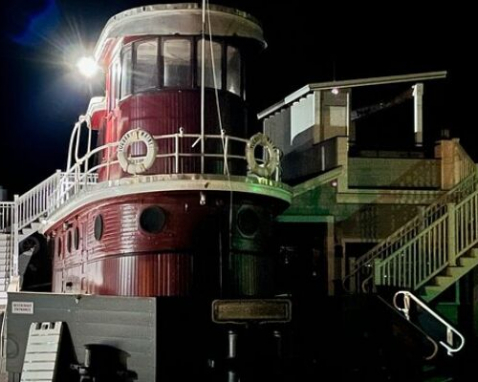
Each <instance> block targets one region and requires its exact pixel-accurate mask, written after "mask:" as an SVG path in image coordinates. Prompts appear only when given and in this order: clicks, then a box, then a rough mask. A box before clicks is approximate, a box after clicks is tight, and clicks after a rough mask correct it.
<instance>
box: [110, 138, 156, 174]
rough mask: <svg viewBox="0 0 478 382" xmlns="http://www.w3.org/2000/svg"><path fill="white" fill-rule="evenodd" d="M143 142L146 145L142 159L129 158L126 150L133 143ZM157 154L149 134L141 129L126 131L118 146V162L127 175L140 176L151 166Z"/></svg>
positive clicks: (154, 143)
mask: <svg viewBox="0 0 478 382" xmlns="http://www.w3.org/2000/svg"><path fill="white" fill-rule="evenodd" d="M136 142H143V143H144V144H145V145H146V155H145V156H143V157H137V158H129V157H128V155H127V154H128V148H129V146H131V145H132V144H133V143H136ZM157 153H158V145H157V144H156V141H155V140H154V138H153V137H152V135H151V134H150V133H148V132H147V131H145V130H142V129H134V130H130V131H127V132H126V133H125V134H124V135H123V137H122V138H121V139H120V141H119V144H118V162H119V164H120V166H121V168H122V169H123V171H126V172H127V173H129V174H133V175H136V174H141V173H142V172H145V171H146V170H148V169H149V168H151V166H152V165H153V163H154V161H155V160H156V155H157Z"/></svg>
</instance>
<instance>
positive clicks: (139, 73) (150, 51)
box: [133, 40, 158, 93]
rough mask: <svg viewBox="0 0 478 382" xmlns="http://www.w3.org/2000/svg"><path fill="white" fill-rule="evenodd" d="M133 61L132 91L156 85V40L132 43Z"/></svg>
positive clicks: (139, 90) (135, 91) (147, 88)
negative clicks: (133, 48) (133, 50)
mask: <svg viewBox="0 0 478 382" xmlns="http://www.w3.org/2000/svg"><path fill="white" fill-rule="evenodd" d="M134 47H135V57H136V60H135V63H134V77H133V92H134V93H137V92H141V91H145V90H149V89H154V88H156V87H157V86H158V41H157V40H146V41H140V42H138V43H136V44H135V45H134Z"/></svg>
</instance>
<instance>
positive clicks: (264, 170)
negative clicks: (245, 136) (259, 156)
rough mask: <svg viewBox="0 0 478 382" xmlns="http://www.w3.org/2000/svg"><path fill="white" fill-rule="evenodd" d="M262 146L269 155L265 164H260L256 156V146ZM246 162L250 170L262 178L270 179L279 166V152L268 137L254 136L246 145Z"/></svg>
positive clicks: (262, 135) (258, 134) (260, 134)
mask: <svg viewBox="0 0 478 382" xmlns="http://www.w3.org/2000/svg"><path fill="white" fill-rule="evenodd" d="M257 145H260V146H262V147H263V148H264V149H265V150H266V151H267V155H266V156H265V160H264V162H263V163H258V162H257V160H256V157H255V155H254V152H255V149H256V146H257ZM246 160H247V165H248V167H249V170H250V171H251V172H252V173H253V174H256V175H258V176H260V177H263V178H269V177H270V176H271V175H272V174H273V173H274V172H275V171H276V170H277V166H278V165H279V150H278V149H277V147H275V146H274V145H273V143H272V142H271V140H270V139H269V137H268V136H267V135H264V134H262V133H257V134H254V135H253V136H252V137H251V138H250V139H249V142H248V143H247V145H246Z"/></svg>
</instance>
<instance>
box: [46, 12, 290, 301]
mask: <svg viewBox="0 0 478 382" xmlns="http://www.w3.org/2000/svg"><path fill="white" fill-rule="evenodd" d="M204 26H205V27H206V33H204V35H205V37H204V36H202V31H203V23H202V11H201V9H200V8H199V7H198V6H197V5H195V4H177V5H154V6H146V7H141V8H137V9H132V10H129V11H126V12H123V13H120V14H118V15H116V16H115V17H113V18H112V19H111V20H110V21H109V22H108V24H107V25H106V27H105V29H104V30H103V33H102V34H101V36H100V39H99V41H98V44H97V47H96V51H95V55H96V60H97V62H98V63H99V64H100V65H101V67H102V68H103V69H104V72H105V73H106V97H105V99H104V100H103V99H98V98H95V99H94V100H93V101H92V103H91V104H90V108H89V110H88V113H87V115H86V117H85V121H86V123H87V125H88V128H89V129H90V131H91V130H97V131H98V144H97V146H96V147H95V148H94V149H91V150H88V151H87V152H86V154H85V155H84V156H82V157H79V156H78V154H77V151H75V150H77V148H78V141H79V140H80V139H81V138H80V129H81V126H80V125H78V126H77V129H76V130H75V131H74V133H73V136H72V140H71V147H70V158H72V159H71V161H70V163H69V169H68V171H69V172H70V173H71V174H72V176H73V177H74V178H75V182H78V183H79V184H81V182H82V179H83V180H84V179H85V177H88V176H89V177H91V178H95V179H97V183H96V185H95V186H94V187H93V188H92V189H91V191H89V192H87V193H84V194H82V195H81V196H80V195H78V197H76V200H72V201H71V202H69V204H68V206H67V207H66V208H63V209H61V210H59V211H58V213H56V214H54V215H53V216H51V217H49V226H48V229H47V230H46V231H45V234H46V236H47V237H48V240H49V241H50V243H51V248H52V251H53V252H52V255H53V258H54V262H53V264H54V267H53V274H54V277H53V291H54V292H60V293H62V292H74V293H91V294H101V295H120V296H190V295H194V294H200V295H209V296H215V297H218V296H220V295H222V296H229V297H233V296H235V297H237V296H259V295H268V294H269V295H270V293H271V292H272V285H270V280H272V278H271V277H270V275H271V274H270V272H271V271H270V268H271V264H272V261H273V259H272V258H271V253H270V250H268V248H270V245H269V239H270V225H271V221H272V219H274V216H276V215H277V213H278V212H280V211H281V210H283V209H284V207H285V206H286V205H287V204H288V203H289V202H290V198H291V194H290V192H289V191H287V188H286V187H284V186H283V185H282V184H281V183H280V182H278V180H279V177H280V174H279V167H278V151H276V149H275V148H274V147H273V145H272V143H271V142H270V141H269V140H268V139H267V138H266V137H265V136H262V135H255V136H254V137H253V138H252V139H249V138H250V135H251V128H250V127H249V126H248V113H247V108H246V102H245V68H246V65H247V63H248V61H249V60H250V59H251V56H252V55H253V54H254V51H258V50H260V49H262V48H263V47H264V46H265V41H264V39H263V36H262V30H261V28H260V26H259V25H258V23H257V22H256V21H255V20H254V19H253V18H252V17H251V16H249V15H247V14H245V13H242V12H239V11H235V10H231V9H227V8H224V7H219V6H211V7H209V11H208V12H207V20H206V23H205V24H204ZM203 56H204V60H202V57H203ZM202 62H204V64H203V63H202ZM202 83H203V84H204V85H205V86H204V87H203V90H201V84H202ZM204 88H205V89H204ZM259 146H263V147H264V148H265V149H266V150H265V151H266V153H265V157H264V158H265V163H263V162H260V161H259V160H256V155H255V154H256V152H255V151H258V150H256V149H257V148H258V147H259ZM246 152H247V154H246ZM261 157H262V155H261ZM93 160H95V164H94V165H92V161H93ZM88 166H89V167H88ZM75 174H77V175H75ZM76 176H78V177H80V178H82V179H78V178H77V177H76Z"/></svg>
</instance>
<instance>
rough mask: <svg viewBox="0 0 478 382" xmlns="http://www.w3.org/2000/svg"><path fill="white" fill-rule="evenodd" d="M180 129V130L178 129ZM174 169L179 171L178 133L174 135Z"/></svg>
mask: <svg viewBox="0 0 478 382" xmlns="http://www.w3.org/2000/svg"><path fill="white" fill-rule="evenodd" d="M180 131H181V130H180ZM174 162H175V163H174V167H175V168H174V171H175V172H176V174H178V173H179V135H178V134H175V135H174Z"/></svg>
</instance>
